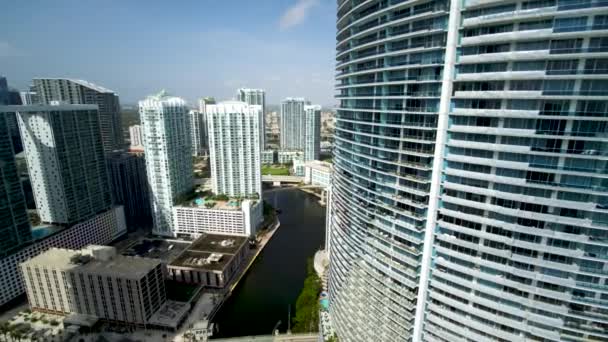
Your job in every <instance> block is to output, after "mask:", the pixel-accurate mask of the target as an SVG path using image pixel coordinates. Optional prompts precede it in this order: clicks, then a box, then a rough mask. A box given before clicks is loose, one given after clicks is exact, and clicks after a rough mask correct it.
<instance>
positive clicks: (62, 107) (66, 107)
mask: <svg viewBox="0 0 608 342" xmlns="http://www.w3.org/2000/svg"><path fill="white" fill-rule="evenodd" d="M98 109H99V107H97V105H93V104H57V105H51V104H33V105H27V106H18V105H10V106H0V113H15V112H21V113H24V112H51V111H53V112H57V111H73V110H98Z"/></svg>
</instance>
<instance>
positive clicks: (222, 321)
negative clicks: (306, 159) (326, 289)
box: [214, 189, 325, 337]
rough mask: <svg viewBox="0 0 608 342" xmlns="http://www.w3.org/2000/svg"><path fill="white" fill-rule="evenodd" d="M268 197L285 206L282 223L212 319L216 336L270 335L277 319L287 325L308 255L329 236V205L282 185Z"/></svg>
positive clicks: (265, 195)
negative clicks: (327, 212)
mask: <svg viewBox="0 0 608 342" xmlns="http://www.w3.org/2000/svg"><path fill="white" fill-rule="evenodd" d="M264 199H265V200H266V201H268V202H269V203H271V204H272V205H273V206H274V207H275V208H280V209H281V210H282V212H281V214H280V215H279V219H280V220H281V227H280V228H279V230H278V231H277V232H276V233H275V235H274V236H273V238H272V240H270V242H269V243H268V244H267V245H266V247H265V248H264V250H263V251H262V253H260V255H259V256H258V259H257V260H256V261H255V263H254V264H253V266H252V267H251V269H250V270H249V272H248V273H247V275H245V277H244V278H243V279H242V280H241V283H240V284H239V286H238V287H237V288H236V289H235V291H234V293H233V294H232V296H231V297H230V298H229V299H228V300H227V301H226V303H225V304H224V306H223V307H222V308H221V309H220V311H219V312H218V314H217V315H216V317H215V319H214V323H216V325H217V326H218V328H219V332H218V333H217V334H215V336H214V337H232V336H244V335H268V334H270V333H272V330H273V327H274V326H275V325H276V324H277V322H278V321H281V322H282V323H281V324H280V325H279V330H281V331H282V332H283V331H286V330H287V317H288V316H287V315H288V307H289V306H291V309H292V317H293V314H294V309H293V308H294V306H295V302H296V299H297V298H298V295H299V294H300V290H301V289H302V285H303V283H304V278H305V277H306V260H307V259H308V258H311V257H313V256H314V254H315V252H316V251H317V250H318V249H319V248H322V246H323V244H324V241H325V208H324V207H322V206H320V205H319V204H318V198H317V197H314V196H311V195H308V194H306V193H303V192H301V191H299V190H295V189H289V190H278V191H271V192H269V193H265V194H264Z"/></svg>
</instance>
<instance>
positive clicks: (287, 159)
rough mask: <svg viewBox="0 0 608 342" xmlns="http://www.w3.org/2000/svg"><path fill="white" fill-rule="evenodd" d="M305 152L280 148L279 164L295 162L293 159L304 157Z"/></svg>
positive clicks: (278, 154)
mask: <svg viewBox="0 0 608 342" xmlns="http://www.w3.org/2000/svg"><path fill="white" fill-rule="evenodd" d="M303 154H304V153H303V152H302V151H300V150H279V152H278V153H277V162H278V163H279V164H293V160H294V159H296V158H298V157H302V156H303Z"/></svg>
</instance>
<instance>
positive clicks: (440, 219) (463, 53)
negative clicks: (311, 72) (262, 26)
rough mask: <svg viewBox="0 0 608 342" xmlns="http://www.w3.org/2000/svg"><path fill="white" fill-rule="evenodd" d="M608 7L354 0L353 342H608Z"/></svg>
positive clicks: (346, 257) (347, 8) (343, 282)
mask: <svg viewBox="0 0 608 342" xmlns="http://www.w3.org/2000/svg"><path fill="white" fill-rule="evenodd" d="M607 20H608V2H606V1H596V0H593V1H592V0H589V1H580V0H577V1H552V0H538V1H496V0H465V1H452V2H441V1H429V2H424V1H402V0H395V1H386V0H380V1H357V0H351V1H349V0H347V1H338V19H337V26H338V33H337V60H338V64H337V75H336V80H337V90H338V92H339V93H338V95H337V98H338V99H339V100H340V106H339V108H338V111H337V116H336V120H337V123H336V136H335V141H336V142H335V144H336V146H335V158H334V162H335V171H336V172H335V177H334V180H333V199H334V203H332V205H333V211H332V213H331V215H332V218H331V219H332V223H333V225H332V230H331V237H330V238H331V253H330V255H331V266H330V281H329V287H330V293H331V295H332V299H333V301H332V306H331V309H330V310H331V312H332V320H333V322H334V323H335V325H336V329H337V331H338V334H339V336H340V338H341V339H344V340H347V341H350V340H353V341H360V340H382V341H385V340H386V341H389V340H400V341H409V340H413V341H523V340H526V341H527V340H532V341H589V340H591V341H599V340H607V339H608V280H607V278H608V224H607V223H608V191H607V190H608V187H607V185H608V180H607V179H608V168H607V167H606V160H608V146H607V144H608V139H607V135H606V125H607V123H608V101H607V100H608V21H607Z"/></svg>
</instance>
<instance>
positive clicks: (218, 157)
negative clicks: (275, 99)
mask: <svg viewBox="0 0 608 342" xmlns="http://www.w3.org/2000/svg"><path fill="white" fill-rule="evenodd" d="M261 111H262V106H258V105H248V104H247V103H245V102H240V101H226V102H220V103H218V104H216V105H209V106H207V127H208V129H209V151H210V157H211V178H212V186H213V192H214V193H216V194H226V195H229V196H252V195H257V196H261V195H262V178H261V177H262V176H261V162H260V144H259V139H260V135H259V129H260V127H259V115H260V112H261Z"/></svg>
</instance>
